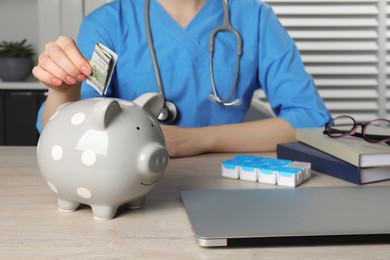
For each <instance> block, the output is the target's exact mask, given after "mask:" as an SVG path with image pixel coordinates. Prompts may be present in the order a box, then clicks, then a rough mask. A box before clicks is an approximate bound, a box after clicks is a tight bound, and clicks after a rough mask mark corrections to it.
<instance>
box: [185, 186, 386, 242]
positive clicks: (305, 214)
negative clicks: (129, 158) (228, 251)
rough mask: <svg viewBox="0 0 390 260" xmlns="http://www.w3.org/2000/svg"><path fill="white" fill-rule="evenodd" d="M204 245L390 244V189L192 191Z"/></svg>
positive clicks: (190, 206) (188, 197)
mask: <svg viewBox="0 0 390 260" xmlns="http://www.w3.org/2000/svg"><path fill="white" fill-rule="evenodd" d="M180 194H181V198H182V200H183V203H184V207H185V209H186V213H187V216H188V219H189V222H190V224H191V226H192V230H193V233H194V236H195V240H196V242H197V243H198V244H199V245H200V246H203V247H223V246H275V245H276V246H278V245H322V244H333V245H338V244H356V243H359V244H361V243H363V244H365V243H367V244H369V243H390V187H384V186H364V187H362V186H356V187H313V188H295V189H294V188H269V189H240V190H187V191H182V192H181V193H180Z"/></svg>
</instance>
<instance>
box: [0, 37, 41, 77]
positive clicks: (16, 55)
mask: <svg viewBox="0 0 390 260" xmlns="http://www.w3.org/2000/svg"><path fill="white" fill-rule="evenodd" d="M33 56H34V50H33V48H32V46H31V44H27V39H23V40H22V41H19V42H9V41H2V42H1V43H0V78H1V79H2V80H3V81H23V80H25V79H26V78H27V77H28V76H29V75H31V70H32V68H33V59H32V57H33Z"/></svg>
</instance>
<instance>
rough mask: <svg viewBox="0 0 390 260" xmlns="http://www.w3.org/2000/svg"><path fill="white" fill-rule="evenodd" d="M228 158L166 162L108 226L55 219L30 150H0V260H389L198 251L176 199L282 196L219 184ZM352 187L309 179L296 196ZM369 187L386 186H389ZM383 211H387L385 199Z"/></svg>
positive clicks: (363, 255)
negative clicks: (135, 203)
mask: <svg viewBox="0 0 390 260" xmlns="http://www.w3.org/2000/svg"><path fill="white" fill-rule="evenodd" d="M261 155H262V156H268V157H273V156H275V154H273V153H270V154H261ZM233 156H234V155H232V154H208V155H202V156H197V157H191V158H183V159H172V160H171V161H170V163H169V166H168V168H167V170H166V173H165V175H164V177H163V179H162V180H161V182H160V183H159V184H158V186H157V187H156V188H155V189H154V190H153V191H152V192H151V193H150V194H148V195H147V197H146V204H145V207H144V208H142V209H138V210H125V209H120V210H119V212H118V214H117V216H116V217H115V218H114V219H113V220H110V221H98V220H95V219H94V218H93V215H92V212H91V209H90V207H88V206H81V207H80V208H79V209H78V210H77V211H75V212H72V213H62V212H59V211H57V205H56V197H55V194H54V193H53V192H52V191H51V190H50V189H49V187H48V186H47V185H46V183H45V181H44V180H43V178H42V177H41V175H40V173H39V169H38V167H37V163H36V154H35V147H0V227H1V228H0V259H92V258H93V259H390V244H389V245H346V246H345V245H344V246H337V245H328V246H287V247H280V246H277V247H276V246H275V247H248V248H202V247H200V246H198V245H197V244H196V243H195V240H194V237H193V235H192V231H191V226H190V224H189V221H188V219H187V216H186V213H185V209H184V207H183V204H182V201H181V199H180V191H182V190H190V189H247V188H270V187H275V188H281V187H279V186H273V185H266V184H259V183H252V182H245V181H239V180H231V179H226V178H222V176H221V169H220V163H221V162H222V161H224V160H226V159H228V158H231V157H233ZM352 185H353V184H350V183H348V182H345V181H341V180H338V179H335V178H332V177H329V176H326V175H323V174H319V173H314V175H313V176H312V178H311V179H310V180H308V181H307V182H305V183H304V184H302V185H300V186H299V188H305V187H309V186H352ZM370 185H388V186H390V182H389V181H386V182H380V183H376V184H370ZM384 206H390V199H389V205H384ZM389 217H390V216H389Z"/></svg>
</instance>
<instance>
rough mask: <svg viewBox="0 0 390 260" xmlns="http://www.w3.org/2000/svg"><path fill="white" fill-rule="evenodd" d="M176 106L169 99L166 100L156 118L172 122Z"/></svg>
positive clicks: (168, 122) (175, 114)
mask: <svg viewBox="0 0 390 260" xmlns="http://www.w3.org/2000/svg"><path fill="white" fill-rule="evenodd" d="M177 114H178V113H177V108H176V106H175V104H173V103H172V102H171V101H168V100H166V101H165V104H164V107H163V108H162V110H161V112H160V115H159V116H158V120H159V121H160V122H163V123H166V124H170V123H173V122H174V121H175V120H176V118H177Z"/></svg>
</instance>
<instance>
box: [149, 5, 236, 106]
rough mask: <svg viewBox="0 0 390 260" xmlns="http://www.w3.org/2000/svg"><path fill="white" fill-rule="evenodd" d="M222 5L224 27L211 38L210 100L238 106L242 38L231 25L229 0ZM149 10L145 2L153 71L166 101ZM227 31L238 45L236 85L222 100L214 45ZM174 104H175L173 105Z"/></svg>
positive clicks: (212, 33) (211, 35)
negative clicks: (214, 60)
mask: <svg viewBox="0 0 390 260" xmlns="http://www.w3.org/2000/svg"><path fill="white" fill-rule="evenodd" d="M222 5H223V9H224V21H223V25H222V26H219V27H217V28H215V29H214V30H213V31H212V32H211V34H210V38H209V53H210V78H211V86H212V90H213V94H210V95H209V99H210V100H212V101H214V102H217V103H219V104H222V105H224V106H236V105H240V104H241V100H240V99H236V100H232V99H233V96H234V93H235V91H236V88H237V83H238V78H239V72H240V59H241V55H242V38H241V36H240V34H239V33H238V31H236V30H235V29H234V28H233V27H232V26H231V24H230V15H229V7H228V3H227V0H222ZM149 8H150V0H145V8H144V15H145V28H146V37H147V41H148V48H149V51H150V56H151V58H152V63H153V70H154V74H155V76H156V82H157V87H158V90H159V93H160V94H162V96H163V97H164V100H165V101H167V100H166V97H165V93H164V87H163V83H162V80H161V74H160V69H159V67H158V62H157V58H156V53H155V49H154V46H153V37H152V33H151V29H150V15H149ZM223 31H227V32H230V33H233V35H234V36H235V38H236V44H237V65H236V73H235V78H234V83H233V86H232V90H231V92H230V95H229V97H228V98H226V99H224V100H223V99H221V98H220V96H219V94H218V91H217V87H216V84H215V79H214V69H213V57H214V44H215V38H216V37H217V34H218V33H219V32H223ZM172 104H173V103H172Z"/></svg>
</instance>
